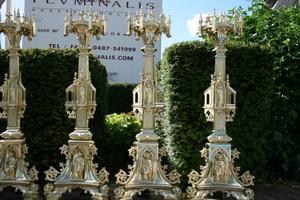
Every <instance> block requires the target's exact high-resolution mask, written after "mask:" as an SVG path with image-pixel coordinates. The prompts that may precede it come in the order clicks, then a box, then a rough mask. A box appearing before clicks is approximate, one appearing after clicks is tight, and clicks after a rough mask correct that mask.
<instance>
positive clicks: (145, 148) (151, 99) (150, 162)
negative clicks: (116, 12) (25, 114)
mask: <svg viewBox="0 0 300 200" xmlns="http://www.w3.org/2000/svg"><path fill="white" fill-rule="evenodd" d="M170 29H171V21H170V18H169V19H168V20H166V17H165V15H164V14H163V13H161V14H160V18H159V20H157V19H155V16H154V14H153V11H152V10H149V11H148V12H147V13H146V15H145V14H144V13H143V11H142V10H140V12H139V13H136V15H135V16H134V17H131V16H130V15H128V31H129V33H128V34H129V35H131V34H132V32H135V34H136V37H137V39H142V40H143V42H144V45H145V46H144V48H142V51H143V52H144V57H145V61H144V68H143V74H142V77H141V82H140V84H139V85H138V86H137V88H135V89H134V92H133V95H134V99H135V100H134V105H133V107H134V108H133V109H134V112H138V113H139V114H140V116H141V118H142V120H143V129H142V131H141V132H140V133H139V134H137V136H136V139H137V141H136V142H134V145H133V146H132V147H131V149H129V155H130V156H132V157H133V165H132V166H129V167H128V168H129V170H130V172H129V174H127V173H126V172H125V171H123V170H120V171H119V173H118V174H116V178H117V181H116V182H117V184H121V185H122V186H120V187H118V188H116V189H115V197H116V198H117V199H122V200H129V199H132V197H133V196H134V195H135V194H136V193H141V192H142V191H144V190H152V191H154V192H156V193H158V194H161V195H162V196H163V197H164V198H165V199H179V196H180V194H181V191H180V189H179V188H178V187H176V186H172V185H173V184H176V183H179V182H180V180H179V179H180V174H179V173H178V172H177V171H176V170H173V171H171V172H170V173H169V174H167V172H166V169H167V166H162V165H161V158H162V157H163V156H166V149H165V148H161V149H159V144H158V140H159V136H158V135H157V134H156V133H155V132H154V122H155V116H156V115H157V114H158V113H159V111H160V110H161V109H162V107H163V105H162V102H161V99H159V96H160V94H159V90H158V88H157V87H158V86H157V81H156V79H155V69H154V52H155V51H156V49H155V46H154V44H155V42H156V41H157V40H158V39H159V37H160V36H161V34H162V33H165V34H166V35H167V37H170V36H171V35H170Z"/></svg>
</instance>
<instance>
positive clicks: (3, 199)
mask: <svg viewBox="0 0 300 200" xmlns="http://www.w3.org/2000/svg"><path fill="white" fill-rule="evenodd" d="M254 192H255V200H300V183H293V182H281V183H276V184H264V185H257V186H256V187H255V188H254ZM161 199H162V198H161V197H157V196H151V195H149V194H148V193H145V194H144V195H142V196H137V197H135V198H134V200H161ZM0 200H23V198H22V194H21V193H15V192H14V190H13V189H10V190H7V191H5V192H0ZM41 200H42V198H41ZM60 200H91V197H90V195H85V194H83V193H82V192H80V191H76V192H73V193H67V194H64V195H63V197H62V198H61V199H60Z"/></svg>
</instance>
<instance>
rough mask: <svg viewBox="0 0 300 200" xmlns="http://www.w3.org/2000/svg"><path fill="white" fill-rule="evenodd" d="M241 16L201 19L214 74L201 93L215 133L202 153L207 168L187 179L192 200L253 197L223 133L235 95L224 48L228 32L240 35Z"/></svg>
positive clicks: (246, 176) (249, 178) (250, 181)
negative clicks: (218, 196) (210, 47)
mask: <svg viewBox="0 0 300 200" xmlns="http://www.w3.org/2000/svg"><path fill="white" fill-rule="evenodd" d="M242 25H243V21H242V17H238V16H237V15H236V14H234V15H233V17H232V19H228V18H227V16H226V15H225V14H221V15H220V16H216V14H215V13H214V15H213V16H210V15H208V16H207V17H206V19H205V21H203V20H202V16H201V17H200V22H199V32H200V34H201V35H203V34H207V35H208V37H210V38H212V39H213V40H215V42H216V47H215V49H214V51H216V56H215V71H214V75H212V76H211V86H210V87H209V88H208V89H207V90H206V91H205V92H204V107H203V108H204V112H205V115H206V118H207V121H212V122H213V124H214V126H213V128H214V130H213V132H212V134H211V135H209V136H208V141H209V143H207V147H205V148H203V150H202V151H201V156H202V157H203V158H205V162H206V165H205V166H201V167H200V168H201V170H202V172H201V174H200V175H199V173H198V172H197V171H195V170H193V171H192V172H191V173H190V174H189V175H188V176H189V183H190V184H192V187H189V188H188V190H187V193H188V197H189V198H190V199H193V200H200V199H206V198H208V196H211V195H213V193H214V192H222V193H225V194H226V195H227V196H233V197H234V198H236V199H243V200H250V199H253V198H254V193H253V191H252V190H251V189H246V188H245V187H247V186H250V185H253V179H254V177H253V176H251V175H250V174H249V172H248V171H247V172H246V173H244V174H243V175H241V176H239V167H235V166H234V160H235V159H236V158H238V157H239V152H238V151H237V150H236V149H235V150H233V151H232V150H231V144H230V141H231V140H232V139H231V137H229V136H228V135H227V134H226V122H231V121H233V117H234V115H235V110H236V92H235V90H234V89H232V88H231V87H230V84H229V76H228V75H226V64H225V60H226V56H225V52H226V51H227V49H226V48H225V46H224V45H225V44H226V40H227V35H228V33H230V32H234V33H238V34H242V30H243V29H242Z"/></svg>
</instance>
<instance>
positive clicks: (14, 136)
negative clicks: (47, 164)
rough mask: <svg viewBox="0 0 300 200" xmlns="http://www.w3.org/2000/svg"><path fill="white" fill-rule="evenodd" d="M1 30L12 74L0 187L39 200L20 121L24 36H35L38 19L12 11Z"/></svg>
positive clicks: (0, 114)
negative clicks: (13, 189) (6, 45)
mask: <svg viewBox="0 0 300 200" xmlns="http://www.w3.org/2000/svg"><path fill="white" fill-rule="evenodd" d="M0 32H3V33H4V34H5V35H6V37H7V39H8V41H9V48H8V50H9V74H8V75H7V74H5V78H4V84H3V85H2V86H0V118H5V119H7V128H6V131H4V132H3V133H1V134H0V136H1V137H2V138H3V139H1V140H0V190H3V189H4V188H5V187H7V186H12V187H14V188H16V190H20V191H21V192H22V193H23V197H24V199H37V194H38V186H37V185H36V184H34V181H36V180H37V179H38V171H37V170H36V169H35V167H32V168H31V169H30V170H27V166H28V163H27V162H25V157H26V154H27V151H28V148H27V146H26V143H25V139H24V138H23V133H22V132H21V131H20V121H21V118H22V117H23V113H24V111H25V107H26V101H25V98H26V89H25V87H24V86H23V84H22V80H21V73H20V69H19V53H18V51H19V44H20V40H21V38H22V36H23V35H24V36H26V37H27V38H28V39H29V40H31V39H32V37H33V36H35V19H34V17H32V18H31V19H30V18H29V17H27V16H23V17H21V16H20V12H19V10H18V11H17V13H16V15H15V17H13V16H12V14H11V13H10V12H8V13H7V15H6V20H5V22H0Z"/></svg>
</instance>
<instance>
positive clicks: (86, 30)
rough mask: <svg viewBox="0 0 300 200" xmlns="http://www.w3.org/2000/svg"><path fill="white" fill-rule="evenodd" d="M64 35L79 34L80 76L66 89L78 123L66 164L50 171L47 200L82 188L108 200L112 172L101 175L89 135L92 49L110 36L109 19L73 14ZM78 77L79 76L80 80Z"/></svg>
mask: <svg viewBox="0 0 300 200" xmlns="http://www.w3.org/2000/svg"><path fill="white" fill-rule="evenodd" d="M64 30H65V31H64V35H65V36H68V34H69V33H75V34H76V35H77V39H78V41H79V43H80V48H79V65H78V73H75V76H74V81H73V84H71V85H70V86H69V87H68V88H67V89H66V98H67V100H66V104H65V105H66V111H67V113H68V116H69V118H73V119H75V120H76V127H75V130H74V131H73V132H72V133H70V135H69V136H70V140H69V141H68V145H64V146H63V147H61V148H60V149H61V153H62V154H64V155H65V156H66V163H65V164H62V169H61V170H60V171H57V170H56V169H55V168H53V167H50V169H49V170H48V171H46V172H45V173H46V180H48V181H51V182H53V183H49V184H47V185H46V186H45V188H44V194H45V196H46V198H47V200H58V199H59V198H60V197H61V195H62V194H63V193H65V192H67V191H71V190H72V189H76V188H80V189H83V190H84V191H85V192H89V193H90V194H91V196H92V199H93V200H105V199H108V186H107V185H105V183H107V182H108V175H109V174H108V172H107V171H106V170H105V168H102V169H101V170H100V171H97V167H98V165H97V164H94V163H93V159H94V156H95V155H96V154H97V148H96V147H95V145H94V141H93V140H92V139H91V138H92V133H91V132H90V131H89V119H91V118H93V115H94V113H95V110H96V89H95V87H94V86H93V85H92V83H91V75H90V71H89V51H90V48H89V45H90V42H91V39H92V37H93V36H96V38H97V39H98V40H99V39H100V36H101V35H105V32H106V19H105V17H104V16H99V15H97V14H96V13H93V12H92V11H91V12H90V13H86V12H83V11H82V12H81V13H80V17H79V18H78V19H74V18H73V12H72V11H70V12H69V13H67V15H66V17H65V28H64ZM77 74H78V76H77Z"/></svg>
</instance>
